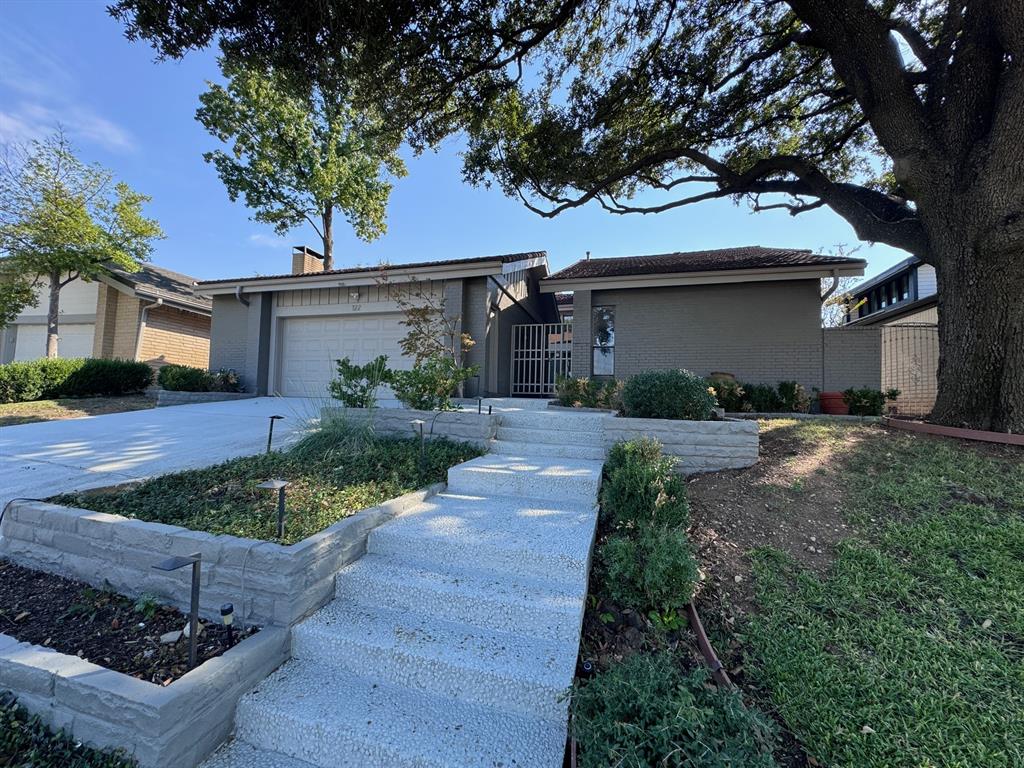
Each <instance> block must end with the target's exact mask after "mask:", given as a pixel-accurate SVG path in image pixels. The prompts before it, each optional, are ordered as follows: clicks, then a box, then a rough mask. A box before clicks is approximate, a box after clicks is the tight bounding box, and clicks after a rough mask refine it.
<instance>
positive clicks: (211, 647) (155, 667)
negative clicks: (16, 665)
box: [0, 560, 256, 685]
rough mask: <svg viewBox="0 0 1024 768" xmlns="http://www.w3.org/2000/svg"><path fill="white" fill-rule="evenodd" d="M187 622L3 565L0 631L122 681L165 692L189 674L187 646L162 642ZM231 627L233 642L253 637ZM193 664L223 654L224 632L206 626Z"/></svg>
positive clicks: (161, 609) (157, 608) (163, 609)
mask: <svg viewBox="0 0 1024 768" xmlns="http://www.w3.org/2000/svg"><path fill="white" fill-rule="evenodd" d="M187 623H188V618H187V617H186V616H184V615H182V614H181V612H179V611H177V610H175V609H174V608H171V607H169V606H166V605H158V604H157V603H155V602H153V601H149V600H142V601H133V600H130V599H128V598H126V597H124V596H122V595H119V594H117V593H116V592H111V591H107V590H98V589H94V588H92V587H90V586H88V585H87V584H84V583H82V582H80V581H73V580H71V579H65V578H62V577H60V576H55V575H53V574H50V573H44V572H43V571H34V570H31V569H29V568H22V567H21V566H19V565H15V564H13V563H10V562H6V561H2V560H0V632H3V633H4V634H7V635H11V636H12V637H15V638H17V639H18V640H20V641H21V642H25V643H33V644H35V645H42V646H45V647H47V648H53V649H54V650H55V651H60V652H61V653H66V654H69V655H71V656H79V657H81V658H83V659H86V660H87V661H91V662H92V663H93V664H98V665H99V666H101V667H106V668H107V669H112V670H114V671H116V672H123V673H124V674H126V675H131V676H132V677H136V678H139V679H140V680H147V681H149V682H151V683H156V684H158V685H167V684H168V683H170V682H172V681H173V680H176V679H177V678H179V677H181V676H182V675H184V674H185V673H186V672H188V671H189V670H188V640H187V639H184V638H182V639H180V640H178V641H177V642H174V643H162V642H161V641H160V637H161V635H164V634H165V633H168V632H175V631H178V630H181V629H182V628H183V627H184V626H185V625H186V624H187ZM255 631H256V630H255V628H253V627H249V628H247V629H246V630H245V631H241V628H240V627H235V632H234V642H235V643H237V642H238V641H239V640H240V639H241V638H243V637H247V636H248V635H251V634H253V633H254V632H255ZM198 637H199V641H198V647H197V659H198V663H199V664H202V663H203V662H204V661H206V660H207V659H212V658H215V657H217V656H220V655H221V654H222V653H223V652H224V651H226V650H227V630H226V628H225V627H223V626H222V625H220V624H213V623H209V624H206V626H205V627H204V629H203V631H202V633H201V634H200V635H199V636H198Z"/></svg>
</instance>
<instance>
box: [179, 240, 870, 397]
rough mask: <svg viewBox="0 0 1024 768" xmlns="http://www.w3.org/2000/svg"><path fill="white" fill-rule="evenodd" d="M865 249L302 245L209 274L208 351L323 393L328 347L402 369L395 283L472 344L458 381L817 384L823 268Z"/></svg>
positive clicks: (497, 390) (278, 387)
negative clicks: (554, 251)
mask: <svg viewBox="0 0 1024 768" xmlns="http://www.w3.org/2000/svg"><path fill="white" fill-rule="evenodd" d="M864 268H865V262H864V261H863V260H861V259H850V258H841V257H833V256H821V255H817V254H813V253H811V252H810V251H807V250H797V249H781V248H762V247H758V246H751V247H744V248H728V249H722V250H715V251H699V252H692V253H672V254H662V255H657V256H632V257H622V258H601V259H597V258H595V259H585V260H582V261H579V262H577V263H576V264H573V265H572V266H570V267H567V268H566V269H563V270H561V271H560V272H557V273H555V274H552V275H549V274H548V261H547V255H546V253H544V252H543V251H530V252H526V253H516V254H507V255H502V256H481V257H473V258H467V259H449V260H444V261H430V262H421V263H411V264H392V265H383V266H376V267H352V268H341V269H335V270H330V271H324V270H323V269H322V261H321V259H320V257H319V254H317V253H316V252H314V251H312V250H310V249H308V248H305V247H299V248H296V249H295V251H294V253H293V257H292V271H291V273H289V274H280V275H272V276H260V277H249V278H236V279H226V280H212V281H206V282H202V283H200V284H199V285H198V286H197V290H198V292H199V293H200V294H202V295H204V296H208V297H210V298H211V299H212V302H213V327H212V340H211V350H210V364H211V367H214V368H220V367H224V368H234V369H235V370H237V371H238V372H239V373H240V374H241V375H242V379H243V383H244V384H245V385H246V388H247V389H248V390H249V391H252V392H256V393H259V394H280V395H287V396H317V397H326V395H327V384H328V383H329V382H330V380H331V379H332V378H333V376H334V373H335V360H337V359H338V358H340V357H345V356H348V357H350V358H351V359H353V360H354V361H356V362H359V363H365V362H367V361H369V360H370V359H372V358H374V357H376V356H377V355H380V354H386V355H388V357H389V360H390V364H391V365H392V366H397V367H408V366H410V365H411V361H410V360H408V359H405V358H403V357H402V354H401V349H400V348H399V341H400V340H401V339H402V338H403V337H404V336H405V333H406V328H405V327H404V326H403V324H402V320H403V319H404V315H403V314H402V313H401V311H400V308H399V306H398V304H397V303H396V301H395V295H396V293H395V292H403V293H400V294H399V295H405V296H408V295H409V292H411V291H414V290H420V291H424V292H425V291H429V292H430V295H432V296H434V297H435V298H437V299H441V298H443V300H444V302H445V308H446V311H447V312H448V314H449V315H450V316H451V317H452V318H453V319H457V320H458V322H459V323H460V327H461V330H462V331H464V332H467V333H469V334H470V335H471V336H472V337H473V339H474V340H475V342H476V344H475V345H474V346H473V347H472V348H471V349H470V351H469V352H468V354H467V355H466V363H467V364H470V365H479V366H480V377H479V381H471V382H470V383H469V385H468V387H467V394H470V395H475V394H476V393H480V394H484V395H497V396H507V395H531V394H532V395H547V394H550V393H551V392H552V390H553V384H554V379H555V377H556V376H557V375H558V374H559V373H566V372H570V371H571V373H573V374H574V375H576V376H609V377H610V376H614V377H617V378H627V377H629V376H630V375H632V374H634V373H637V372H639V371H643V370H648V369H655V368H675V367H683V368H688V369H690V370H692V371H694V372H696V373H699V374H702V375H706V374H709V373H712V372H715V371H721V372H727V373H732V374H734V375H735V376H736V377H737V378H739V379H741V380H744V381H754V382H759V381H766V382H776V381H779V380H782V379H792V380H796V381H799V382H801V383H802V384H804V386H805V387H807V388H808V389H810V388H811V387H822V385H823V382H824V375H823V371H824V366H825V347H824V337H823V333H822V328H821V303H822V288H821V285H822V283H821V281H822V279H823V278H824V279H828V278H832V279H833V280H834V281H837V280H838V278H839V277H843V276H847V275H863V274H864Z"/></svg>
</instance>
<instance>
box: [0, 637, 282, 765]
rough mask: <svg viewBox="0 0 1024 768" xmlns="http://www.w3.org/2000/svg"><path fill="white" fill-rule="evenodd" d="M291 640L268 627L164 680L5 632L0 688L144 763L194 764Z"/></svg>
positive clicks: (46, 717)
mask: <svg viewBox="0 0 1024 768" xmlns="http://www.w3.org/2000/svg"><path fill="white" fill-rule="evenodd" d="M290 640H291V631H290V630H289V629H287V628H284V627H266V628H264V629H262V630H261V631H259V632H257V633H256V634H255V635H253V636H251V637H248V638H246V639H245V640H243V641H242V642H240V643H239V644H238V645H236V646H235V647H234V648H231V649H230V650H228V651H227V652H226V653H224V654H223V655H221V656H219V657H217V658H216V659H210V660H209V661H207V662H205V663H204V664H201V665H200V666H198V667H197V668H196V669H194V670H192V671H191V672H189V673H188V674H187V675H185V676H184V677H181V678H179V679H178V680H176V681H175V682H173V683H171V684H170V685H168V686H160V685H155V684H153V683H149V682H146V681H144V680H138V679H136V678H134V677H130V676H129V675H125V674H122V673H120V672H114V671H113V670H109V669H105V668H104V667H100V666H97V665H96V664H93V663H91V662H88V661H85V660H84V659H80V658H78V657H77V656H69V655H67V654H63V653H58V652H57V651H54V650H53V649H51V648H44V647H42V646H38V645H32V644H30V643H20V642H18V641H17V640H16V639H15V638H13V637H10V636H8V635H3V634H0V688H6V689H10V690H11V691H13V692H14V694H15V695H16V696H17V697H18V701H19V703H20V704H22V706H24V707H25V708H26V709H28V710H29V711H31V712H34V713H35V714H38V715H39V716H40V718H41V719H42V720H43V721H44V722H45V723H46V724H47V725H48V726H50V727H51V728H53V729H55V730H57V729H61V728H63V729H64V730H65V731H67V732H69V733H70V734H71V735H72V736H74V738H75V739H77V740H79V741H82V742H86V743H90V744H94V745H96V746H99V747H120V748H123V749H125V750H126V751H127V752H128V753H129V754H130V755H132V756H133V757H134V758H135V759H136V760H138V762H139V765H140V766H141V768H192V766H195V765H198V764H199V763H200V762H202V761H203V760H204V759H205V758H206V757H207V756H208V755H210V754H211V753H212V752H213V751H214V750H215V749H216V748H217V747H218V746H219V745H220V744H221V742H223V741H224V740H225V739H226V738H227V737H228V735H229V734H230V733H231V728H232V724H233V722H234V714H235V707H236V705H237V704H238V700H239V699H240V698H241V696H242V695H243V694H244V693H246V692H247V691H249V690H250V689H251V688H253V687H254V686H255V685H256V684H257V683H259V682H260V681H262V680H263V679H264V678H265V677H266V676H267V675H269V674H270V673H271V672H273V671H274V670H275V669H277V668H278V667H279V666H280V665H281V664H282V663H284V662H285V661H286V660H287V659H288V656H289V653H290V647H291V643H290Z"/></svg>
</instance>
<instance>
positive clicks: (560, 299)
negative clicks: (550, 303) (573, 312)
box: [555, 293, 572, 304]
mask: <svg viewBox="0 0 1024 768" xmlns="http://www.w3.org/2000/svg"><path fill="white" fill-rule="evenodd" d="M555 304H572V294H571V293H556V294H555Z"/></svg>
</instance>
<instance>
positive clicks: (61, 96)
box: [0, 28, 136, 152]
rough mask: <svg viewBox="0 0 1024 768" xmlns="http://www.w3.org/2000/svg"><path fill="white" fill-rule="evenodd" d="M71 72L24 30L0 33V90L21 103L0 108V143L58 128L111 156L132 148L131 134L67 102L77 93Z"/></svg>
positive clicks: (36, 136) (73, 101)
mask: <svg viewBox="0 0 1024 768" xmlns="http://www.w3.org/2000/svg"><path fill="white" fill-rule="evenodd" d="M73 72H74V70H73V68H70V67H68V66H66V65H65V63H64V62H63V61H61V60H60V59H59V58H58V57H57V56H56V55H54V54H53V53H52V51H49V50H48V48H47V46H45V45H43V44H42V43H41V41H37V40H32V39H31V37H30V36H29V35H28V34H27V33H26V32H25V31H24V30H17V32H16V33H15V32H14V31H12V30H10V29H9V28H4V29H0V87H2V88H3V89H6V90H7V91H9V92H12V93H19V94H21V95H22V99H23V100H22V101H21V102H20V103H18V104H17V105H16V106H13V107H8V108H6V109H3V110H0V142H24V141H31V140H33V139H41V138H43V137H44V136H46V135H48V134H50V133H52V132H53V131H54V130H55V129H56V127H57V126H58V125H60V126H61V127H63V129H64V131H65V132H66V133H67V135H68V136H69V137H71V138H72V139H73V140H76V141H82V142H87V143H90V144H96V145H98V146H101V147H103V148H105V149H108V150H111V151H114V152H130V151H133V150H135V148H136V143H135V139H134V138H133V137H132V135H131V133H129V132H128V131H127V130H125V129H124V128H122V127H121V126H119V125H117V124H115V123H114V122H112V121H110V120H108V119H107V118H105V117H103V116H102V115H100V114H98V113H97V112H96V110H95V109H93V108H92V107H91V106H90V105H88V104H85V103H82V102H80V101H78V100H76V99H74V98H72V96H71V94H73V93H75V92H76V91H79V90H81V89H80V88H79V87H78V84H77V83H76V81H75V78H74V75H73Z"/></svg>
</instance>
